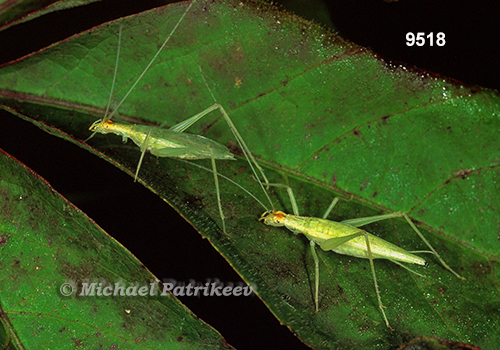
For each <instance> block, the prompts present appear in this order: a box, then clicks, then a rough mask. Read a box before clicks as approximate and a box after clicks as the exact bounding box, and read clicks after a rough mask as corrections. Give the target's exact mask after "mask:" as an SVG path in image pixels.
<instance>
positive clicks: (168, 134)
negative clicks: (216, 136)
mask: <svg viewBox="0 0 500 350" xmlns="http://www.w3.org/2000/svg"><path fill="white" fill-rule="evenodd" d="M195 2H196V1H193V2H191V3H190V4H189V6H188V7H187V9H186V11H185V12H184V14H183V15H182V16H181V18H179V20H178V21H177V23H176V25H175V26H174V28H173V29H172V31H171V32H170V34H169V35H168V36H167V38H166V39H165V41H164V42H163V44H162V46H161V47H160V48H159V50H158V51H157V53H156V54H155V55H154V57H153V58H152V59H151V61H150V62H149V64H148V65H147V66H146V68H145V69H144V71H143V72H142V73H141V74H140V76H139V77H138V79H137V80H136V81H135V82H134V84H133V85H132V87H131V88H130V90H129V91H128V92H127V93H126V94H125V96H124V97H123V99H122V100H121V101H120V103H118V105H117V106H116V108H115V109H114V111H113V112H112V113H109V114H108V111H109V106H110V102H111V96H112V94H113V88H114V82H115V80H116V72H117V68H118V61H119V54H120V42H121V28H120V32H119V33H120V34H119V40H118V42H119V43H118V50H117V59H116V65H115V75H114V77H113V85H112V88H111V94H110V98H109V101H108V105H107V108H106V112H105V117H104V118H103V119H99V120H97V121H96V122H94V123H93V124H92V125H91V126H90V128H89V130H90V131H92V132H93V133H92V135H90V137H89V138H87V139H86V140H85V142H87V141H88V140H89V139H91V138H92V137H93V136H94V135H95V134H96V133H101V134H109V133H113V134H116V135H119V136H121V137H122V139H123V142H126V141H127V139H128V138H130V139H132V141H133V142H134V143H135V144H136V145H137V146H139V147H140V150H141V156H140V159H139V163H138V165H137V170H136V172H135V177H134V181H135V180H136V179H137V176H138V174H139V170H140V168H141V164H142V161H143V158H144V155H145V153H146V151H149V152H151V153H152V154H153V155H155V156H157V157H170V158H179V159H190V160H195V159H210V160H211V161H212V170H213V174H214V182H215V189H216V193H217V201H218V207H219V214H220V217H221V220H222V229H223V231H224V232H226V227H225V217H224V213H223V210H222V204H221V198H220V188H219V181H218V178H217V167H216V162H215V160H216V159H219V160H234V159H235V158H234V156H233V154H232V153H231V152H230V151H229V149H227V147H226V146H224V145H222V144H220V143H218V142H216V141H214V140H211V139H209V138H206V137H204V136H200V135H195V134H185V133H183V132H184V131H185V130H186V129H187V128H189V127H190V126H191V125H193V124H194V123H196V122H197V121H198V120H200V119H201V118H203V117H204V116H205V115H207V114H209V113H210V112H212V111H214V110H216V109H218V110H219V111H220V112H221V114H222V117H223V118H224V120H225V121H226V122H227V124H228V126H229V129H230V130H231V131H232V133H233V135H234V137H235V138H236V140H237V142H238V144H239V146H240V148H241V149H242V151H243V154H244V155H245V157H246V159H247V161H248V164H249V165H250V168H251V169H252V171H253V174H254V176H255V178H256V179H258V182H259V183H260V185H261V187H262V190H263V192H264V193H265V195H266V197H267V198H268V200H269V202H270V203H271V199H270V198H269V195H268V194H267V191H266V190H265V189H264V186H263V185H262V181H261V180H260V179H261V178H262V179H263V181H264V182H265V183H267V182H268V180H267V178H266V176H265V174H264V171H263V170H262V168H261V167H260V165H259V164H258V163H257V161H256V160H255V158H254V157H253V155H252V153H251V152H250V149H249V148H248V146H247V145H246V143H245V141H244V140H243V138H242V137H241V135H240V133H239V132H238V130H237V129H236V126H235V125H234V124H233V122H232V120H231V119H230V118H229V116H228V114H227V113H226V111H225V110H224V108H223V107H222V106H221V105H220V104H219V103H217V101H216V99H215V96H214V95H213V93H212V91H211V90H210V87H209V86H208V84H207V82H206V80H205V77H204V76H203V73H202V71H201V66H200V75H201V77H202V79H203V81H204V83H205V85H206V87H207V89H208V91H209V92H210V94H211V96H212V98H213V100H214V102H215V103H214V104H213V105H212V106H210V107H208V108H207V109H205V110H204V111H202V112H200V113H198V114H196V115H195V116H193V117H191V118H188V119H186V120H184V121H182V122H181V123H179V124H177V125H174V126H172V127H171V128H170V129H163V126H164V125H165V123H163V124H162V125H160V126H159V127H152V126H146V125H138V124H122V123H116V122H113V121H111V118H112V117H113V115H117V110H118V108H119V107H120V106H121V105H122V104H123V102H124V101H125V100H126V98H127V97H128V96H129V94H130V93H131V92H132V91H133V90H134V88H135V86H136V85H137V84H138V83H139V81H140V80H141V79H142V77H143V76H144V75H145V74H146V72H147V71H148V70H149V68H150V67H151V65H152V64H153V62H154V61H155V59H156V58H157V57H158V55H159V54H160V52H161V51H162V50H163V48H164V47H165V46H166V44H167V43H168V41H169V40H170V38H171V37H172V35H173V34H174V32H175V31H176V29H177V27H178V26H179V24H180V23H181V22H182V20H183V19H184V17H185V16H186V14H187V13H188V11H189V10H190V8H191V7H192V6H193V4H194V3H195ZM254 167H255V168H254ZM255 169H257V170H258V171H259V173H260V176H259V175H258V174H257V171H256V170H255Z"/></svg>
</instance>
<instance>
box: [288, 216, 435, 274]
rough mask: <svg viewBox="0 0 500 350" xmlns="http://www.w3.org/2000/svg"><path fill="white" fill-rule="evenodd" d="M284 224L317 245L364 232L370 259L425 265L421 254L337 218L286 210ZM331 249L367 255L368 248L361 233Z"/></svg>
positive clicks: (349, 253)
mask: <svg viewBox="0 0 500 350" xmlns="http://www.w3.org/2000/svg"><path fill="white" fill-rule="evenodd" d="M285 226H286V227H287V228H288V229H289V230H291V231H293V232H301V233H303V234H304V235H305V236H306V237H307V238H309V239H310V240H312V241H314V242H315V243H316V244H318V245H320V246H321V244H322V243H324V242H325V241H327V240H329V239H332V238H338V237H345V236H349V235H353V234H356V233H359V232H364V233H365V234H366V235H367V236H368V240H369V242H370V249H371V252H372V258H373V259H389V260H396V261H401V262H407V263H411V264H417V265H426V262H425V260H424V259H422V258H421V257H419V256H417V255H414V254H412V253H409V252H407V251H406V250H404V249H403V248H401V247H398V246H397V245H394V244H392V243H390V242H387V241H386V240H384V239H382V238H379V237H377V236H375V235H373V234H371V233H369V232H366V231H364V230H362V229H360V228H357V227H354V226H350V225H346V224H343V223H341V222H336V221H330V220H325V219H320V218H314V217H303V216H295V215H290V214H289V215H287V216H286V218H285ZM331 250H332V251H333V252H335V253H338V254H344V255H350V256H354V257H358V258H363V259H368V249H367V247H366V238H365V235H364V234H363V235H360V236H358V237H354V238H353V239H351V240H349V241H347V242H345V243H343V244H341V245H339V246H337V247H335V248H333V249H331Z"/></svg>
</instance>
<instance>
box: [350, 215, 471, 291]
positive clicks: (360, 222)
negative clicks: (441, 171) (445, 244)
mask: <svg viewBox="0 0 500 350" xmlns="http://www.w3.org/2000/svg"><path fill="white" fill-rule="evenodd" d="M400 217H402V218H404V219H405V220H406V222H407V223H408V224H409V225H410V227H411V228H412V229H413V231H415V232H416V234H417V235H418V236H419V237H420V239H421V240H422V241H423V242H424V243H425V245H427V247H428V248H429V249H430V252H431V253H432V254H433V255H434V256H435V257H436V258H437V259H438V260H439V262H440V263H441V265H443V267H444V268H445V269H447V270H448V271H450V272H451V273H452V274H453V275H455V276H456V277H458V278H460V279H463V280H465V281H466V279H465V278H464V277H462V276H460V275H459V274H458V273H457V272H455V271H454V270H453V269H452V268H451V267H450V266H449V265H448V264H447V263H446V262H445V261H444V260H443V258H441V256H440V255H439V253H438V252H437V251H436V250H435V249H434V247H433V246H432V245H431V244H430V243H429V241H428V240H427V239H426V238H425V237H424V235H423V234H422V232H420V230H419V229H418V228H417V226H415V224H414V223H413V222H412V221H411V220H410V218H409V217H408V215H406V214H405V213H403V212H400V211H398V212H394V213H390V214H385V215H377V216H370V217H365V218H357V219H350V220H344V221H342V223H343V224H347V225H351V226H354V227H360V226H364V225H367V224H370V223H373V222H377V221H381V220H386V219H391V218H400Z"/></svg>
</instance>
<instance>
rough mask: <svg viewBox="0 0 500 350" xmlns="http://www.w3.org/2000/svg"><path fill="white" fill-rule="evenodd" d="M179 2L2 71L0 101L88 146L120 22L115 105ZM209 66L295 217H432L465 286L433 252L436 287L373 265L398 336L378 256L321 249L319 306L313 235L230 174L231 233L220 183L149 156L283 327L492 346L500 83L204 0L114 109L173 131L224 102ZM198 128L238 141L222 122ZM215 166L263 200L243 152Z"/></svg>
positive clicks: (357, 337)
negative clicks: (404, 61) (476, 83)
mask: <svg viewBox="0 0 500 350" xmlns="http://www.w3.org/2000/svg"><path fill="white" fill-rule="evenodd" d="M185 6H186V4H180V5H175V6H170V7H166V8H161V9H158V10H157V11H151V12H146V13H143V14H140V15H136V16H133V17H129V18H126V19H123V20H120V21H117V22H116V23H113V24H111V25H107V26H101V27H98V28H96V29H94V30H93V31H91V32H89V33H84V34H82V35H80V36H76V37H74V38H71V39H69V40H67V41H65V42H63V43H60V44H58V45H55V46H53V47H51V48H50V49H47V50H44V51H42V52H39V53H37V54H36V55H33V56H31V57H29V58H26V59H24V60H22V61H20V62H17V63H15V64H12V65H8V66H5V67H3V68H2V70H1V72H0V89H1V90H2V91H0V95H1V96H3V97H2V103H3V104H4V105H6V106H9V108H12V109H15V110H16V111H17V113H19V114H21V115H26V116H29V117H27V118H34V119H35V120H36V121H37V122H38V121H42V122H43V123H46V124H48V125H49V126H50V127H49V128H48V129H50V130H51V131H50V132H52V133H56V134H59V135H61V133H60V132H59V131H58V130H56V129H54V128H58V129H60V130H63V131H64V133H66V134H63V136H62V137H65V138H66V139H68V140H70V141H71V140H72V141H73V142H75V143H77V144H78V145H80V146H82V147H88V146H86V145H85V144H84V143H82V142H81V141H78V140H83V139H85V138H86V137H88V135H89V132H88V131H87V129H88V127H89V126H90V124H91V123H92V122H93V121H94V120H95V119H97V118H100V117H101V116H102V115H103V114H104V110H105V106H106V103H107V96H108V93H109V88H110V86H111V81H112V74H113V67H114V60H115V58H114V56H115V53H116V45H117V35H116V33H117V32H118V27H119V25H120V24H123V26H124V27H123V31H124V32H123V33H124V34H123V44H122V54H121V61H120V66H119V71H118V80H117V84H116V89H115V93H116V95H115V96H114V98H113V100H114V101H115V103H117V102H118V101H119V100H120V98H121V96H123V95H124V94H125V92H126V91H127V89H128V88H129V87H130V86H131V83H132V82H133V81H134V80H135V79H136V78H137V76H138V75H139V74H140V72H141V70H142V68H143V67H145V66H146V64H147V62H148V60H149V59H150V58H151V57H152V56H153V55H154V53H155V52H156V50H157V49H158V47H159V46H160V45H161V43H162V42H163V40H164V39H165V37H166V35H167V34H168V33H169V32H170V30H171V28H172V27H173V26H174V24H175V23H176V21H177V20H178V19H179V18H180V16H181V14H182V13H183V11H184V10H185ZM186 23H188V24H189V25H185V24H186ZM183 24H184V25H183ZM198 65H201V67H202V70H203V74H204V75H205V76H206V77H207V81H208V84H209V86H210V88H211V89H212V90H213V91H214V94H215V97H216V99H217V101H218V102H220V103H221V104H222V105H223V106H224V107H225V108H226V109H227V110H228V112H229V114H230V117H231V118H232V120H233V121H234V123H235V124H236V126H237V127H238V129H239V130H240V132H241V133H242V134H243V137H244V138H245V140H246V142H247V143H248V144H249V146H250V148H251V150H252V152H253V153H254V155H256V156H257V157H258V159H259V161H260V162H261V163H262V164H264V165H265V166H266V174H267V175H268V176H269V178H270V179H271V181H276V182H284V183H288V184H290V186H292V188H293V189H294V191H295V194H296V197H297V199H298V204H299V208H300V211H301V213H303V214H305V215H310V216H317V217H320V216H322V214H323V212H324V211H325V210H326V207H327V206H328V204H329V203H330V202H331V200H332V199H333V197H334V196H335V195H338V194H342V195H344V196H345V197H347V198H350V197H351V196H352V198H353V199H352V201H350V202H348V203H344V202H341V203H339V204H338V206H337V208H336V209H335V211H334V213H333V214H332V215H331V216H330V217H331V218H335V219H337V220H339V221H340V220H343V219H350V218H355V217H362V216H370V215H377V214H380V213H381V212H390V211H396V210H401V211H405V212H406V213H408V215H409V216H410V217H412V218H413V219H415V220H418V221H420V222H424V223H425V225H424V224H421V225H419V228H420V229H421V230H422V231H423V233H424V235H425V236H426V237H427V238H428V239H429V240H430V242H431V244H433V246H434V247H435V248H436V249H437V251H438V252H439V253H440V254H441V255H442V257H443V258H444V259H445V260H446V261H447V262H448V264H449V265H450V266H451V267H452V268H454V269H455V270H457V271H458V272H459V273H460V274H462V275H463V276H465V277H466V278H467V279H468V281H467V282H463V281H460V280H458V279H457V278H455V277H454V276H453V275H451V274H450V273H449V272H448V271H446V270H445V269H444V268H443V267H442V266H440V264H439V262H438V261H437V260H436V259H434V258H433V257H432V256H429V257H428V261H429V263H430V267H429V268H427V269H423V268H422V269H420V268H416V269H418V272H419V273H422V274H424V275H425V276H427V278H425V279H424V278H420V277H417V276H414V275H412V274H410V273H409V272H407V271H406V270H403V269H401V268H400V267H398V266H396V265H393V264H391V263H390V262H387V261H376V262H375V265H376V272H377V277H378V282H379V285H380V287H381V297H382V301H383V303H384V305H385V306H386V307H387V310H386V313H387V316H388V318H389V321H390V323H391V325H392V327H393V328H394V329H395V331H394V332H391V331H390V330H389V329H388V328H387V327H386V326H385V324H384V323H383V320H382V317H381V314H380V311H379V310H378V304H377V299H376V297H375V294H374V287H373V280H372V278H371V274H370V270H369V266H368V262H367V261H365V260H361V259H356V258H350V257H346V256H339V255H335V254H333V253H331V252H329V253H325V252H322V251H318V254H319V256H320V259H321V261H322V264H321V265H320V292H321V297H320V311H319V312H318V313H317V314H314V313H313V311H314V300H313V293H314V292H313V289H314V265H313V261H312V257H311V253H310V251H309V244H308V242H307V240H306V239H305V238H304V237H303V236H293V235H292V234H291V233H290V232H288V231H286V230H285V229H278V228H269V227H266V226H264V225H263V224H262V223H259V222H258V221H257V219H258V218H259V216H260V214H261V213H262V212H263V211H264V209H263V208H260V207H259V206H258V205H256V203H255V202H254V201H253V199H251V198H249V197H248V196H247V195H246V194H245V193H244V192H243V191H241V190H240V189H238V188H236V187H235V186H234V185H232V184H231V183H229V182H227V181H224V180H221V192H222V204H223V207H224V211H225V214H226V217H227V225H228V230H227V231H228V233H229V236H226V235H223V234H222V233H221V229H220V225H221V220H220V218H219V214H218V209H217V201H216V198H215V194H214V193H215V190H214V187H213V186H212V185H211V183H212V182H211V181H212V180H211V175H210V174H207V173H206V172H205V171H200V169H199V168H197V167H196V166H194V165H186V164H184V163H181V162H179V161H176V160H170V159H159V160H157V159H155V158H154V157H151V156H149V155H148V156H146V161H145V163H144V164H143V167H142V168H141V174H140V177H141V179H142V181H144V183H146V185H147V186H148V187H150V188H151V189H152V190H153V191H155V192H156V193H158V194H159V195H160V196H161V197H162V198H164V199H165V200H166V201H168V202H169V203H170V204H171V205H173V206H174V207H175V208H176V209H177V210H178V211H179V212H181V214H182V215H183V216H184V217H186V218H187V219H188V220H189V221H190V222H191V223H192V224H193V225H194V226H195V227H196V228H197V230H199V231H200V233H201V234H202V235H203V236H204V237H207V238H208V239H209V240H210V241H211V243H212V244H213V245H214V247H215V248H216V249H217V250H218V251H219V252H221V254H222V255H224V256H225V258H226V259H227V260H228V261H229V262H230V264H231V265H232V266H233V267H234V268H235V269H236V270H237V271H238V273H240V275H242V277H243V278H244V279H245V280H246V281H247V282H248V283H251V284H252V285H255V286H256V292H257V294H258V295H259V296H260V297H261V298H262V299H263V301H264V302H265V303H266V304H267V305H268V307H269V308H270V309H271V311H272V312H273V313H274V314H275V315H276V316H277V317H278V319H279V320H280V321H281V322H283V323H284V324H286V325H287V326H288V327H289V328H291V329H292V330H293V331H294V332H295V333H296V334H297V335H298V336H299V337H300V338H301V339H302V340H303V341H304V342H305V343H307V344H309V345H311V346H313V347H316V348H323V347H324V348H328V347H346V348H349V347H350V348H352V347H361V348H363V347H364V348H374V347H377V346H378V347H388V346H387V345H388V344H390V345H389V346H397V345H399V344H400V343H401V342H402V341H404V340H407V339H409V338H411V337H416V336H420V335H424V334H435V335H437V336H439V337H441V338H449V339H452V340H456V341H462V342H472V343H474V344H476V345H478V346H481V345H482V344H493V343H496V342H497V341H498V339H497V338H496V337H497V333H498V332H496V329H498V326H499V323H500V322H499V321H500V319H499V314H498V306H499V300H498V284H497V283H496V281H497V280H498V276H497V275H498V272H496V270H495V269H494V264H495V263H496V262H497V260H498V257H497V256H496V255H497V253H496V252H497V249H496V245H495V243H496V242H497V233H498V227H499V226H500V219H499V216H498V207H497V203H499V202H500V201H499V199H500V198H499V193H500V192H499V191H498V181H497V178H498V166H499V160H500V156H499V149H498V146H497V145H498V144H500V143H499V142H498V141H499V140H498V133H497V132H496V131H497V130H498V128H499V125H498V124H499V121H498V114H499V101H498V95H497V94H496V93H494V92H492V91H488V90H484V89H479V88H475V89H471V88H466V87H463V86H460V85H458V84H456V83H452V82H450V81H448V80H445V79H442V78H438V77H435V76H433V75H430V74H425V73H422V72H413V71H409V70H407V69H405V68H402V67H394V66H389V65H387V64H386V63H385V62H383V61H381V60H380V59H379V58H377V57H376V56H375V55H374V54H373V53H372V52H370V51H367V50H366V49H363V48H360V47H358V46H356V45H354V44H352V43H348V42H346V41H345V40H343V39H341V38H339V37H338V36H335V35H333V34H331V33H328V32H326V31H324V30H322V29H321V28H319V27H317V26H315V25H312V24H310V23H308V22H305V21H304V20H302V19H299V18H297V17H293V16H291V15H289V14H287V13H285V12H282V11H277V10H276V9H274V8H272V7H270V6H268V5H263V4H260V3H245V4H240V3H239V2H232V1H227V2H220V3H219V2H216V3H213V2H209V3H203V5H201V4H195V5H194V6H193V8H192V10H191V11H190V12H189V13H188V15H187V17H186V18H185V20H184V21H183V23H181V25H180V26H179V28H178V30H177V31H176V33H175V35H174V36H173V37H172V39H171V41H170V42H169V44H168V46H167V48H166V49H165V50H164V51H163V52H162V53H161V55H160V58H159V60H158V61H157V62H156V63H155V64H154V65H153V66H152V68H151V69H150V70H149V71H148V73H147V74H146V75H145V77H144V79H143V80H142V81H141V83H140V84H139V85H138V87H137V88H136V89H135V90H134V91H133V93H132V94H131V95H130V96H129V98H128V99H127V101H126V102H125V104H124V105H123V106H122V108H121V109H120V115H121V116H122V118H123V119H125V120H126V121H128V122H133V123H139V122H141V123H145V122H147V123H152V124H160V123H162V122H164V121H167V122H168V125H170V126H171V125H174V124H176V123H178V122H180V121H182V120H184V119H186V118H187V117H190V116H192V115H194V114H196V113H198V112H200V111H201V110H203V109H204V108H206V107H208V106H209V105H210V104H212V102H213V100H212V98H211V96H210V94H209V92H208V90H207V88H206V87H205V85H204V83H203V80H202V79H201V75H200V73H199V69H198ZM41 72H43V74H41ZM166 106H168V108H167V107H166ZM44 127H45V126H44ZM189 132H192V133H199V134H202V135H204V136H207V137H210V138H212V139H215V140H217V141H219V142H221V143H223V144H226V145H228V146H229V147H231V148H232V149H234V150H235V151H236V152H238V151H239V150H238V149H237V147H235V146H234V145H235V143H234V141H235V140H234V139H233V138H232V136H231V134H230V132H229V130H228V128H227V125H226V124H225V123H224V121H223V120H222V118H220V116H219V115H217V114H214V115H212V116H211V117H207V119H206V120H205V119H204V120H203V121H201V122H200V123H199V124H198V125H194V126H193V127H192V128H190V129H189ZM68 134H69V135H72V136H73V137H74V138H76V139H77V140H74V139H72V137H70V136H68ZM89 144H90V145H91V146H92V147H94V148H95V149H96V150H98V151H99V152H100V153H102V156H103V157H105V158H107V159H111V160H112V161H113V162H115V164H117V165H118V166H120V167H123V168H124V169H125V170H126V171H128V172H129V173H130V174H132V173H133V172H134V171H135V167H136V165H137V161H138V158H139V152H138V149H137V147H135V146H132V145H131V144H128V145H126V146H124V145H123V144H122V143H121V140H120V138H119V137H117V136H112V135H111V136H96V137H95V138H94V139H92V140H91V141H89ZM199 164H203V165H204V166H207V167H210V164H209V162H199ZM217 166H218V170H219V171H220V172H221V173H222V174H224V175H226V176H229V177H230V178H231V179H233V180H234V181H236V182H237V183H239V184H241V185H242V186H244V187H245V188H247V189H248V190H250V191H251V192H252V193H255V194H256V195H257V196H259V198H263V195H262V193H260V192H259V187H258V186H257V184H256V183H255V181H254V180H253V178H252V175H251V173H250V171H249V169H248V165H247V163H246V162H245V161H244V160H241V159H240V160H238V161H237V162H219V163H218V165H217ZM271 193H272V199H273V202H274V203H275V206H276V207H277V209H282V210H285V211H288V212H290V211H291V206H290V203H289V201H288V197H287V195H286V193H283V192H282V191H278V190H275V189H274V190H271ZM368 230H369V231H370V232H372V233H375V234H377V235H379V236H380V237H382V238H384V239H386V240H388V241H390V242H393V243H395V244H398V245H400V246H402V247H404V248H406V249H408V250H421V249H424V245H423V243H422V242H421V241H420V240H419V239H418V238H417V237H415V234H414V232H413V231H412V230H411V228H410V227H408V225H407V224H406V223H405V222H404V221H403V220H392V221H388V222H379V223H376V224H372V225H369V226H368ZM485 339H487V340H485Z"/></svg>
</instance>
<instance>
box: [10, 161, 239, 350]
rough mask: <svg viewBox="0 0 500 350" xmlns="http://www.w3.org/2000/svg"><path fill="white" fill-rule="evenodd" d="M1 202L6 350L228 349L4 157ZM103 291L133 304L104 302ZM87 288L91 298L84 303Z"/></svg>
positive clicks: (126, 255) (121, 251) (117, 248)
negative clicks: (103, 289)
mask: <svg viewBox="0 0 500 350" xmlns="http://www.w3.org/2000/svg"><path fill="white" fill-rule="evenodd" d="M0 194H1V196H2V202H1V209H0V212H1V213H2V216H1V218H0V268H1V271H2V274H1V275H0V285H1V289H0V298H1V311H0V314H1V324H2V330H1V332H0V334H1V336H0V339H1V341H2V348H9V349H10V348H14V349H30V348H37V347H38V346H40V345H42V344H43V347H44V348H57V349H73V348H75V346H77V347H79V346H84V347H85V348H99V347H100V348H113V347H119V348H124V349H125V348H126V349H137V348H144V349H151V348H169V349H181V348H182V349H185V348H193V349H199V348H200V346H203V347H213V348H221V347H223V348H224V347H228V348H229V346H227V344H225V341H224V339H223V338H222V337H221V336H220V334H218V333H217V332H216V331H215V330H213V329H212V328H211V327H209V326H207V325H206V324H204V323H203V322H202V321H200V320H199V319H197V318H196V316H194V315H193V314H192V313H191V312H190V311H189V310H188V309H187V308H186V307H185V306H183V305H182V304H180V303H179V301H178V300H176V299H175V298H174V297H173V295H172V294H168V293H162V286H161V285H158V283H157V282H156V278H155V276H153V275H152V274H151V273H150V272H149V271H148V270H147V269H145V268H144V266H143V265H142V264H141V262H139V261H138V260H137V259H135V257H134V256H133V255H132V254H130V252H129V251H128V250H126V249H125V248H124V247H123V246H122V245H121V244H120V243H118V242H117V241H115V240H113V239H112V238H111V237H110V236H108V235H107V234H106V233H105V232H104V231H102V230H101V229H100V228H99V227H98V226H97V225H96V224H95V223H94V222H93V221H92V220H90V219H89V218H88V217H87V216H86V215H85V214H84V213H82V212H81V211H80V210H78V209H77V208H75V207H74V206H73V205H72V204H71V203H69V202H68V201H67V200H65V199H64V198H62V197H61V196H60V195H59V194H58V193H57V192H55V191H54V190H53V189H52V188H51V187H50V186H49V185H48V184H47V183H46V182H45V181H44V180H43V179H41V178H40V177H38V176H37V174H35V173H33V172H32V171H31V170H30V169H28V168H26V167H25V166H23V165H22V164H20V163H19V162H17V161H16V160H15V159H13V158H11V157H9V156H8V155H7V154H5V153H4V152H3V151H2V153H0ZM92 284H95V285H94V287H92ZM101 284H102V287H103V288H104V287H106V288H111V289H110V291H109V292H110V293H115V291H116V292H117V293H122V294H121V295H123V294H125V293H128V295H129V296H120V294H117V296H115V297H108V298H106V297H103V296H102V295H101V296H97V295H99V294H98V293H99V292H98V291H97V286H101ZM85 286H87V287H88V288H94V289H93V290H94V292H93V294H92V293H91V294H90V296H85V295H83V296H82V294H83V293H84V291H85V288H86V287H85ZM117 287H119V288H122V289H115V288H117ZM139 288H143V289H144V288H145V289H144V290H142V291H141V290H140V289H139ZM134 289H135V292H134ZM137 293H140V295H142V296H137ZM134 294H135V296H134ZM7 345H10V346H11V347H7ZM4 346H5V347H4Z"/></svg>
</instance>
